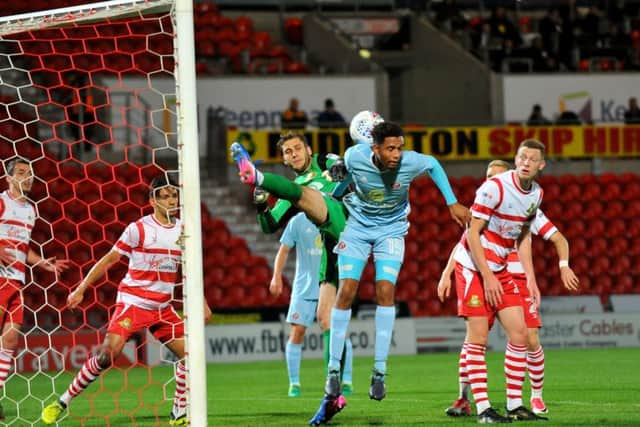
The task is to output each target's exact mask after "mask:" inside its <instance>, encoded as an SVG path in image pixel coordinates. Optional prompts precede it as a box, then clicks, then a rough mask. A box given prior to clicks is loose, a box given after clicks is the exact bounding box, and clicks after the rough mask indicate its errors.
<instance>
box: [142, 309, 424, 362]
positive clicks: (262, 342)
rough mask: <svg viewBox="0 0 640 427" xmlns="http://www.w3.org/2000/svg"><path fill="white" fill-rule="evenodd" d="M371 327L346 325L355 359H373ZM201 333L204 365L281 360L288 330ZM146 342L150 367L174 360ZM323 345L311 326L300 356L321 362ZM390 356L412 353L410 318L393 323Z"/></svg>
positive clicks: (235, 328) (233, 328)
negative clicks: (365, 357) (204, 336)
mask: <svg viewBox="0 0 640 427" xmlns="http://www.w3.org/2000/svg"><path fill="white" fill-rule="evenodd" d="M374 328H375V326H374V322H373V321H371V320H353V321H351V323H350V324H349V337H350V338H351V342H352V343H353V353H354V354H355V355H356V356H373V348H374V343H375V330H374ZM205 334H206V342H205V351H206V360H207V363H219V362H250V361H257V360H284V349H285V346H286V344H287V340H288V338H289V327H288V325H286V324H284V323H277V322H271V323H254V324H241V325H220V326H207V327H206V331H205ZM147 340H148V342H149V344H148V347H147V357H148V359H147V360H148V363H149V364H150V365H152V366H153V365H157V364H159V363H161V362H163V361H165V362H166V361H172V360H173V359H174V356H173V355H172V354H171V353H170V352H169V351H168V350H167V349H166V348H163V347H162V346H161V345H160V344H159V343H158V341H155V339H153V337H152V336H151V335H149V334H147ZM323 346H324V343H323V340H322V333H321V332H320V328H319V327H318V325H317V324H314V325H313V326H312V327H311V328H308V329H307V331H306V333H305V337H304V344H303V346H302V349H303V351H304V357H305V358H312V359H322V357H323ZM391 354H416V335H415V329H414V322H413V319H397V320H396V323H395V328H394V333H393V338H392V341H391Z"/></svg>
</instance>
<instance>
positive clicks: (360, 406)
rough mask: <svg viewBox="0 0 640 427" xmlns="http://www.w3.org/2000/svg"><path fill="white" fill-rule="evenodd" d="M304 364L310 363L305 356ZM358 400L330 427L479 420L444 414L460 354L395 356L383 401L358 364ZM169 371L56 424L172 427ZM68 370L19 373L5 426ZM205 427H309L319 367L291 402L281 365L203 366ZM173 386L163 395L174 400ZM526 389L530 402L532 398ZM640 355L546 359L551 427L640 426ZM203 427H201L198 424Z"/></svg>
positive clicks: (498, 371)
mask: <svg viewBox="0 0 640 427" xmlns="http://www.w3.org/2000/svg"><path fill="white" fill-rule="evenodd" d="M303 357H304V356H303ZM502 359H503V353H499V352H496V353H489V354H488V362H489V388H490V398H491V401H492V403H493V405H494V407H497V408H499V409H500V411H501V412H503V411H504V402H505V395H504V376H503V375H502ZM354 365H355V368H354V388H355V393H354V394H353V395H352V396H351V397H349V399H348V401H349V403H348V406H347V408H345V410H344V411H343V412H341V413H340V414H338V415H337V416H336V417H335V418H334V419H333V420H332V421H331V423H330V425H334V426H343V427H347V426H439V425H472V424H476V420H475V417H467V418H463V419H460V418H458V419H451V418H447V417H446V416H445V415H444V409H445V408H446V407H447V406H448V404H449V403H451V401H452V400H453V399H454V398H455V397H456V395H457V390H458V386H457V380H456V376H457V355H456V354H453V353H450V354H427V355H418V356H395V357H391V358H390V361H389V368H388V369H389V375H388V376H387V398H386V399H385V400H383V401H382V402H376V401H371V400H369V398H368V396H367V389H368V381H369V374H370V370H371V366H372V360H371V358H370V357H360V358H356V360H355V362H354ZM171 375H172V374H171V369H170V368H166V367H162V368H154V369H151V370H148V369H145V368H132V369H129V370H127V371H125V372H121V371H114V370H112V371H109V372H108V373H107V374H106V375H104V376H103V377H102V378H101V379H100V380H98V381H97V382H96V383H95V384H93V385H92V386H91V387H90V388H89V389H88V390H87V392H85V393H84V394H83V395H81V396H80V397H78V398H76V399H75V400H74V401H73V402H72V404H71V408H70V409H71V411H70V415H69V416H68V417H67V418H65V419H64V420H63V421H62V422H61V423H60V424H59V425H60V426H118V427H120V426H123V427H124V426H156V425H160V426H163V425H168V423H167V415H168V413H169V411H170V409H171V402H170V401H169V400H163V384H164V382H165V381H167V380H168V379H169V378H170V377H171ZM71 378H72V376H71V374H70V373H62V374H58V376H56V377H55V379H54V380H51V379H50V378H49V377H47V376H45V375H42V374H40V375H36V376H25V375H18V376H16V375H13V376H12V377H11V379H10V381H9V383H8V384H7V387H6V389H5V391H4V395H3V397H2V400H1V401H2V404H3V406H4V407H5V415H6V417H7V418H6V419H5V420H4V424H3V423H2V422H0V425H8V426H20V427H22V426H31V425H40V424H39V423H37V420H38V419H39V414H40V410H41V403H40V401H39V400H38V399H44V400H46V401H50V400H51V399H52V383H54V382H55V385H56V390H57V391H58V392H61V391H63V390H64V389H65V388H66V385H67V384H68V382H69V381H70V380H71ZM207 379H208V382H207V387H208V408H209V416H208V420H209V421H208V425H209V426H251V427H259V426H304V425H306V424H307V422H308V420H309V419H310V418H311V416H312V415H313V414H314V412H315V410H316V408H317V407H318V404H319V402H320V399H321V397H322V388H323V384H324V371H323V367H322V363H321V361H320V360H304V359H303V362H302V375H301V379H302V396H301V397H300V398H288V397H287V396H286V392H287V385H288V383H287V376H286V367H285V362H284V361H278V362H261V363H239V364H213V365H209V366H208V367H207ZM173 386H174V384H173V382H171V383H170V384H168V385H167V387H166V391H165V392H164V393H165V394H166V395H167V396H168V397H169V398H171V396H172V394H173ZM528 396H529V392H528V387H527V386H525V399H526V400H528ZM638 396H640V349H582V350H573V349H572V350H554V351H551V350H549V351H547V352H546V379H545V389H544V397H545V401H546V403H547V406H548V407H549V410H550V413H549V418H550V422H549V423H544V424H546V425H553V426H640V400H639V398H638ZM197 427H200V426H197Z"/></svg>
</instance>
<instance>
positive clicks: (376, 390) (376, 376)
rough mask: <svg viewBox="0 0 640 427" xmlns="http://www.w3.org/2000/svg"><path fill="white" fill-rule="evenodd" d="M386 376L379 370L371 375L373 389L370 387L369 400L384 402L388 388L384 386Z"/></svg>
mask: <svg viewBox="0 0 640 427" xmlns="http://www.w3.org/2000/svg"><path fill="white" fill-rule="evenodd" d="M384 377H385V374H383V373H382V372H379V371H377V370H375V369H374V370H373V373H372V374H371V387H369V398H370V399H373V400H382V399H384V398H385V396H386V395H387V387H386V386H385V384H384Z"/></svg>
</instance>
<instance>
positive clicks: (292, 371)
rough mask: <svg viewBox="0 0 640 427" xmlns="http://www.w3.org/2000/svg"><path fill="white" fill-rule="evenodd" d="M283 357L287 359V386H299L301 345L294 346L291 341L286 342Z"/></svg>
mask: <svg viewBox="0 0 640 427" xmlns="http://www.w3.org/2000/svg"><path fill="white" fill-rule="evenodd" d="M285 357H286V359H287V371H288V372H289V384H300V359H301V358H302V344H294V343H292V342H291V341H287V348H286V349H285Z"/></svg>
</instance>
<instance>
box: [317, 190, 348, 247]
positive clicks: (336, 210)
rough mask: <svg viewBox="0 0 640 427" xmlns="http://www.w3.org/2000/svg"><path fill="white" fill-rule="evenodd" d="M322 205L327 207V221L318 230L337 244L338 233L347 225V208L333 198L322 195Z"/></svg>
mask: <svg viewBox="0 0 640 427" xmlns="http://www.w3.org/2000/svg"><path fill="white" fill-rule="evenodd" d="M324 203H325V205H326V206H327V220H326V221H325V222H324V224H320V225H319V226H318V229H319V230H320V232H321V233H323V234H325V235H327V236H328V237H329V238H330V240H333V241H335V242H337V241H338V240H340V233H342V230H344V227H345V225H346V224H347V216H348V215H349V214H348V212H347V208H346V207H345V206H344V204H343V203H342V202H340V201H338V200H336V199H334V198H333V197H331V196H329V195H326V194H324Z"/></svg>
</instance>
